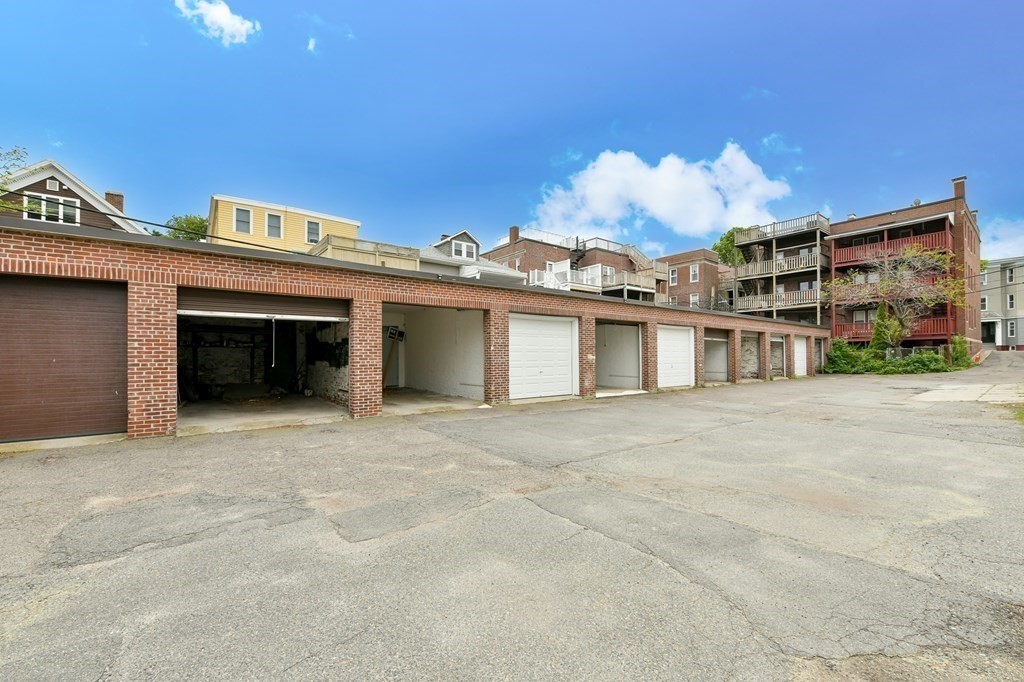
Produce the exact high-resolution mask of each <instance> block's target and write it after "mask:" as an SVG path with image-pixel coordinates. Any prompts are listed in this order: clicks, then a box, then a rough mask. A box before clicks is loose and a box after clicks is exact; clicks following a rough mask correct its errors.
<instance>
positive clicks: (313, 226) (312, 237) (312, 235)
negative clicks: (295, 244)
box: [306, 220, 320, 244]
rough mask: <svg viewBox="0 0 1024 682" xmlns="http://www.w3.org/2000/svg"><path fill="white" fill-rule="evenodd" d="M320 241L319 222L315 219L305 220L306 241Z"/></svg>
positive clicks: (309, 242) (312, 242) (310, 242)
mask: <svg viewBox="0 0 1024 682" xmlns="http://www.w3.org/2000/svg"><path fill="white" fill-rule="evenodd" d="M318 241H320V223H319V222H318V221H316V220H307V221H306V243H308V244H316V243H317V242H318Z"/></svg>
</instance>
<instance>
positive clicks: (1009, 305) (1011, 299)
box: [1006, 294, 1017, 310]
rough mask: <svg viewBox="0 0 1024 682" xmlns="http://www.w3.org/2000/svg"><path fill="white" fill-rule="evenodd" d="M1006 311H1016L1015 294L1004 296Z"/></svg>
mask: <svg viewBox="0 0 1024 682" xmlns="http://www.w3.org/2000/svg"><path fill="white" fill-rule="evenodd" d="M1006 309H1007V310H1016V309H1017V294H1007V295H1006Z"/></svg>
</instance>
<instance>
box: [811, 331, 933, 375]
mask: <svg viewBox="0 0 1024 682" xmlns="http://www.w3.org/2000/svg"><path fill="white" fill-rule="evenodd" d="M952 369H953V368H952V367H950V364H949V363H948V362H946V359H945V358H943V357H942V356H941V355H939V354H938V353H915V354H913V355H908V356H907V357H905V358H892V359H886V357H885V353H884V352H880V351H878V350H875V349H872V348H858V347H857V346H854V345H851V344H849V343H847V342H846V341H844V340H843V339H835V340H833V341H832V350H830V351H829V353H828V362H827V363H826V364H825V368H824V371H825V372H826V373H827V374H928V373H931V372H949V371H952Z"/></svg>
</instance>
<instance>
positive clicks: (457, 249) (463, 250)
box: [452, 241, 476, 260]
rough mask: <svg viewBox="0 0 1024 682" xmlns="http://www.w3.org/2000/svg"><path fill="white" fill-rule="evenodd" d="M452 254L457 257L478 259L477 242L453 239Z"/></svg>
mask: <svg viewBox="0 0 1024 682" xmlns="http://www.w3.org/2000/svg"><path fill="white" fill-rule="evenodd" d="M452 256H454V257H455V258H465V259H466V260H476V244H474V243H472V242H459V241H453V242H452Z"/></svg>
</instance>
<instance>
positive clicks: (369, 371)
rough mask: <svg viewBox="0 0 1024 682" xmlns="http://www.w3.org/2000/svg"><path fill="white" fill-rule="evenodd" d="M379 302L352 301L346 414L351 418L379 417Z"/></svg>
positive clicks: (380, 376) (381, 370)
mask: <svg viewBox="0 0 1024 682" xmlns="http://www.w3.org/2000/svg"><path fill="white" fill-rule="evenodd" d="M381 314H382V313H381V302H380V301H370V300H363V299H355V300H353V301H352V307H351V310H350V311H349V326H348V329H349V332H348V334H349V338H348V349H349V351H348V362H349V366H348V410H349V413H350V414H351V415H352V416H353V417H354V418H357V419H358V418H360V417H374V416H376V415H378V414H380V410H381V404H382V402H383V389H382V388H381V384H382V382H383V371H384V370H383V367H382V366H381V353H382V352H383V349H382V337H381Z"/></svg>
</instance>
